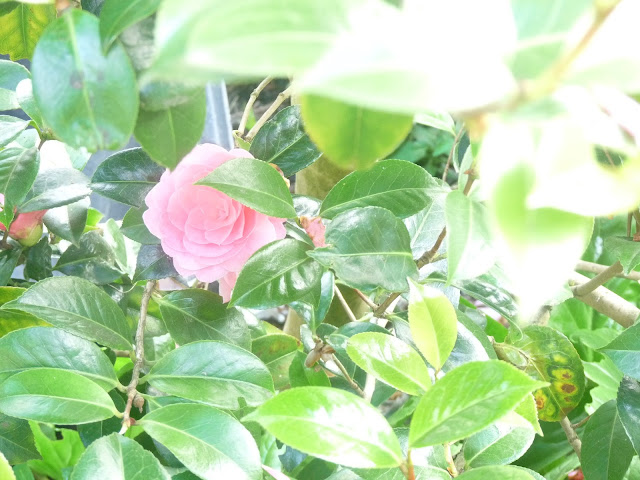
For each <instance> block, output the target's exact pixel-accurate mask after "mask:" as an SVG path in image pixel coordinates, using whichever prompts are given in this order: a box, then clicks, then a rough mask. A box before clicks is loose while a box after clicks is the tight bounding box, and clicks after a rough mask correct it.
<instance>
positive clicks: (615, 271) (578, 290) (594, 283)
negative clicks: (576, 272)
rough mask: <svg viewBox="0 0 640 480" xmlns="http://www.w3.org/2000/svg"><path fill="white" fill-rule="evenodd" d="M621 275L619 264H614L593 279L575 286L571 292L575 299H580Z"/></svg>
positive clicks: (620, 265)
mask: <svg viewBox="0 0 640 480" xmlns="http://www.w3.org/2000/svg"><path fill="white" fill-rule="evenodd" d="M621 273H622V264H621V263H620V262H616V263H614V264H613V265H611V266H610V267H607V268H605V269H604V270H602V271H601V272H600V273H598V274H597V275H596V276H595V277H593V278H592V279H591V280H589V281H588V282H585V283H581V284H579V285H576V286H575V287H573V288H572V289H571V290H572V291H573V294H574V295H575V296H576V297H581V296H584V295H587V294H588V293H591V292H593V291H594V290H595V289H596V288H598V287H600V286H601V285H604V284H605V283H607V282H608V281H609V280H611V279H612V278H614V277H616V276H617V275H619V274H621Z"/></svg>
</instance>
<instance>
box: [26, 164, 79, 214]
mask: <svg viewBox="0 0 640 480" xmlns="http://www.w3.org/2000/svg"><path fill="white" fill-rule="evenodd" d="M90 193H91V189H90V188H89V179H88V178H87V177H86V175H85V174H84V173H82V172H79V171H78V170H75V169H73V168H54V169H51V170H45V171H42V172H40V173H39V174H38V176H37V177H36V181H35V182H34V184H33V188H32V189H31V191H30V192H29V193H28V194H27V197H26V199H25V201H24V202H23V203H22V204H21V205H20V206H19V207H18V212H20V213H26V212H35V211H36V210H48V209H50V208H54V207H61V206H63V205H69V204H70V203H74V202H77V201H78V200H82V199H83V198H85V197H86V196H88V195H89V194H90Z"/></svg>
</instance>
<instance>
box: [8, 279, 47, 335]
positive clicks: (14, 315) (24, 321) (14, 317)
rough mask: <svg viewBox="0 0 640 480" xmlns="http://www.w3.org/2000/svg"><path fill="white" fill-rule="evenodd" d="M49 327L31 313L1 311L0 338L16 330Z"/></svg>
mask: <svg viewBox="0 0 640 480" xmlns="http://www.w3.org/2000/svg"><path fill="white" fill-rule="evenodd" d="M4 288H10V287H4ZM47 325H49V324H48V323H47V322H45V321H43V320H40V319H39V318H37V317H35V316H33V315H31V314H30V313H26V312H20V311H17V310H10V309H6V310H2V309H0V337H3V336H4V335H6V334H7V333H9V332H13V331H14V330H19V329H21V328H29V327H37V326H47Z"/></svg>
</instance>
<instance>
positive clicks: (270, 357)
mask: <svg viewBox="0 0 640 480" xmlns="http://www.w3.org/2000/svg"><path fill="white" fill-rule="evenodd" d="M298 345H299V343H298V340H297V339H296V338H295V337H292V336H291V335H285V334H275V335H264V336H262V337H259V338H256V339H255V340H254V341H253V343H252V344H251V351H252V352H253V354H254V355H255V356H256V357H258V358H259V359H260V360H262V362H264V364H265V365H266V366H267V368H268V369H269V371H270V372H271V376H272V377H273V384H274V386H275V388H276V390H280V389H282V388H284V387H286V386H287V385H289V367H290V366H291V362H293V359H294V358H295V357H296V355H297V353H298Z"/></svg>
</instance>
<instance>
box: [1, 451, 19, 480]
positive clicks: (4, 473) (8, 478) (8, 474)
mask: <svg viewBox="0 0 640 480" xmlns="http://www.w3.org/2000/svg"><path fill="white" fill-rule="evenodd" d="M0 478H3V479H5V480H16V476H15V475H14V473H13V470H12V469H11V465H9V462H8V461H7V459H6V458H5V456H4V455H3V454H2V452H0Z"/></svg>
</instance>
